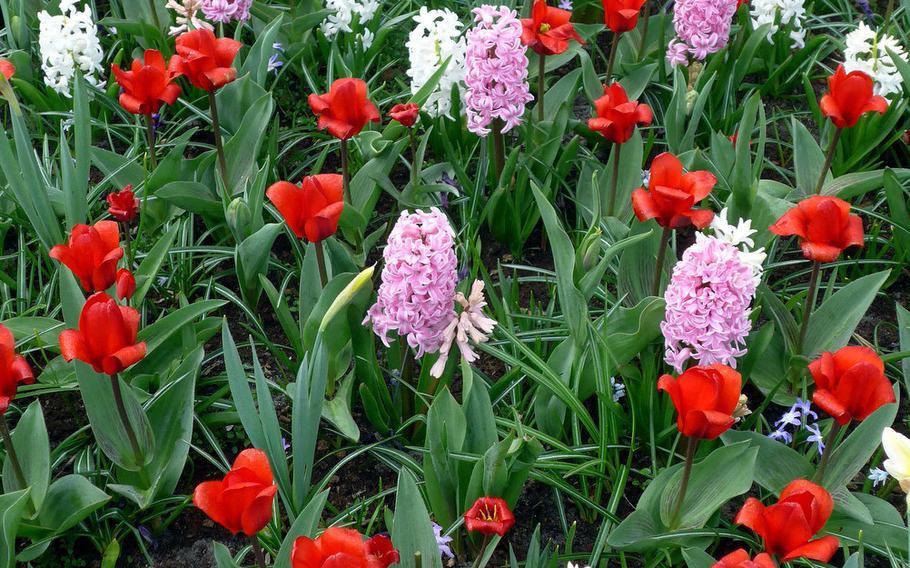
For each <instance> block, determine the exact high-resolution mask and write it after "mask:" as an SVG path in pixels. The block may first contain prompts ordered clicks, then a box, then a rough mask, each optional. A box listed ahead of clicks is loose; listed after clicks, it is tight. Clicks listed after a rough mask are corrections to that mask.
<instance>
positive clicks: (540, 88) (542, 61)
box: [537, 53, 547, 122]
mask: <svg viewBox="0 0 910 568" xmlns="http://www.w3.org/2000/svg"><path fill="white" fill-rule="evenodd" d="M537 61H538V63H537V121H538V122H543V118H544V108H543V98H544V95H545V94H546V92H547V82H546V80H545V79H546V77H545V73H546V67H547V58H546V56H545V55H544V54H542V53H541V54H540V55H539V56H538V57H537Z"/></svg>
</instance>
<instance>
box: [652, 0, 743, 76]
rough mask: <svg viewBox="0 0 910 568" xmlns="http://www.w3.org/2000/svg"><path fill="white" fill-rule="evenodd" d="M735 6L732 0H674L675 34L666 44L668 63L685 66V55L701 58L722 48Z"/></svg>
mask: <svg viewBox="0 0 910 568" xmlns="http://www.w3.org/2000/svg"><path fill="white" fill-rule="evenodd" d="M736 6H737V4H736V0H676V4H675V6H674V8H673V27H674V28H675V29H676V37H675V38H673V39H672V40H671V41H670V43H669V44H668V45H667V61H668V62H669V63H670V65H672V66H676V65H686V64H688V62H689V59H688V57H689V56H691V57H692V58H693V59H696V60H699V61H701V60H704V59H705V58H706V57H708V55H710V54H712V53H715V52H717V51H720V50H721V49H723V48H724V46H725V45H727V41H728V40H729V39H730V25H731V24H732V22H733V14H735V13H736Z"/></svg>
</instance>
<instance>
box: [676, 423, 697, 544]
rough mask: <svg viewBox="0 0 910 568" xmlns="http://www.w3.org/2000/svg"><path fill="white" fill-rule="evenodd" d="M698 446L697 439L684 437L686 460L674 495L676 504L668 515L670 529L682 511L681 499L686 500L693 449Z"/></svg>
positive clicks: (693, 460)
mask: <svg viewBox="0 0 910 568" xmlns="http://www.w3.org/2000/svg"><path fill="white" fill-rule="evenodd" d="M697 448H698V439H697V438H689V437H686V462H685V465H683V473H682V479H681V480H680V482H679V494H678V495H677V496H676V505H674V507H673V516H671V517H670V529H674V528H676V526H677V525H678V524H679V515H680V514H681V513H682V507H683V501H685V500H686V490H687V489H688V488H689V478H690V477H691V476H692V464H693V463H694V462H695V450H696V449H697Z"/></svg>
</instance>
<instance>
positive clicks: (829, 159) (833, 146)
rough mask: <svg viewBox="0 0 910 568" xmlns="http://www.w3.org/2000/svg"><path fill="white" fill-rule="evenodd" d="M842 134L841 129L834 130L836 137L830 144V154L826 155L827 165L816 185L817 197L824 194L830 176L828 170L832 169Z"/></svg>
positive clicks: (823, 168)
mask: <svg viewBox="0 0 910 568" xmlns="http://www.w3.org/2000/svg"><path fill="white" fill-rule="evenodd" d="M841 132H842V130H841V129H840V128H835V129H834V135H833V136H832V137H831V142H830V143H829V144H828V152H827V153H826V154H825V165H823V166H822V171H821V173H820V174H818V183H816V184H815V195H819V194H820V193H821V192H822V186H823V185H825V177H826V176H827V174H828V170H829V169H831V162H833V161H834V152H835V150H837V142H838V141H839V140H840V135H841Z"/></svg>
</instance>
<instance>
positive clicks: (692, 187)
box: [632, 152, 717, 229]
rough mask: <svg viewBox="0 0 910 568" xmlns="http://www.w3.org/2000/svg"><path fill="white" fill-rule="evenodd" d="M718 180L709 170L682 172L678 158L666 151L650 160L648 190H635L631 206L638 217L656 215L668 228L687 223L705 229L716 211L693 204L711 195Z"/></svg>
mask: <svg viewBox="0 0 910 568" xmlns="http://www.w3.org/2000/svg"><path fill="white" fill-rule="evenodd" d="M716 183H717V178H716V177H714V174H712V173H710V172H706V171H695V172H688V173H683V166H682V162H680V161H679V158H677V157H676V156H674V155H673V154H670V153H669V152H664V153H663V154H661V155H659V156H657V157H656V158H654V161H653V162H651V175H650V178H649V180H648V189H647V191H646V190H645V188H643V187H640V188H638V189H636V190H635V191H633V192H632V209H633V210H634V211H635V216H636V217H638V220H639V221H647V220H648V219H656V220H657V223H658V224H659V225H660V226H661V227H664V228H667V229H679V228H681V227H686V226H688V225H695V227H697V228H699V229H703V228H705V227H707V226H708V225H710V224H711V220H712V219H714V213H713V212H712V211H710V210H708V209H693V208H692V207H693V206H695V204H696V203H698V202H699V201H701V200H702V199H704V198H705V197H708V194H710V193H711V190H712V189H714V184H716Z"/></svg>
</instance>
